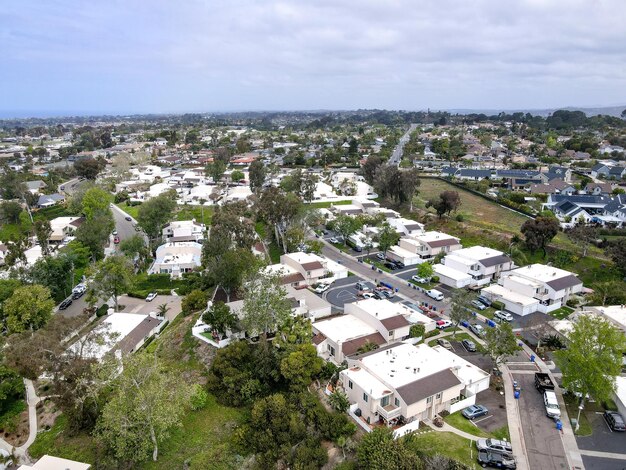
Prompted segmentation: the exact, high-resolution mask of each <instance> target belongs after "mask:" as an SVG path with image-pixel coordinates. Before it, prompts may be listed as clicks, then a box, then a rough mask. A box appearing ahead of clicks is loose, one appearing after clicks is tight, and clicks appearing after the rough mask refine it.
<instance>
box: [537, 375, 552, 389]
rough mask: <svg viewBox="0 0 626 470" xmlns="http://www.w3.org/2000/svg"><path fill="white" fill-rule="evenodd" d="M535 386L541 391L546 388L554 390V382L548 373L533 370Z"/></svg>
mask: <svg viewBox="0 0 626 470" xmlns="http://www.w3.org/2000/svg"><path fill="white" fill-rule="evenodd" d="M535 388H536V389H537V390H538V391H540V392H541V393H543V392H545V391H546V390H554V382H552V379H551V378H550V375H548V374H545V373H543V372H535Z"/></svg>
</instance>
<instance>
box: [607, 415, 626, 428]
mask: <svg viewBox="0 0 626 470" xmlns="http://www.w3.org/2000/svg"><path fill="white" fill-rule="evenodd" d="M604 419H605V420H606V423H607V424H608V425H609V427H610V428H611V431H617V432H624V431H626V423H625V422H624V417H623V416H622V415H621V414H619V413H618V412H617V411H610V410H606V411H605V412H604Z"/></svg>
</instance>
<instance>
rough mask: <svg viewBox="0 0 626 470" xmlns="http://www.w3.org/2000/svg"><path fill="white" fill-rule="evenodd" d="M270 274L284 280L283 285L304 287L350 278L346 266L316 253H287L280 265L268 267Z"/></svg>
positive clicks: (281, 259)
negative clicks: (322, 281)
mask: <svg viewBox="0 0 626 470" xmlns="http://www.w3.org/2000/svg"><path fill="white" fill-rule="evenodd" d="M267 269H268V270H269V271H270V272H273V273H277V274H279V275H280V276H281V278H282V284H283V285H290V286H292V287H304V286H307V285H309V286H310V285H313V284H316V283H317V282H319V281H320V280H322V279H326V280H328V281H332V280H334V279H343V278H345V277H348V270H347V268H346V267H345V266H343V265H341V264H339V263H337V262H335V261H332V260H330V259H328V258H325V257H322V256H318V255H316V254H314V253H303V252H301V251H298V252H295V253H286V254H284V255H281V257H280V263H278V264H272V265H270V266H268V267H267Z"/></svg>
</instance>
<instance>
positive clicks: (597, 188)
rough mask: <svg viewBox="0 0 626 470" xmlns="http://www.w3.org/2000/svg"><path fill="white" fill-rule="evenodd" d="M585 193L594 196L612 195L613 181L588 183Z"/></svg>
mask: <svg viewBox="0 0 626 470" xmlns="http://www.w3.org/2000/svg"><path fill="white" fill-rule="evenodd" d="M585 193H587V194H591V195H593V196H610V195H611V193H613V186H612V185H611V183H588V184H587V186H585Z"/></svg>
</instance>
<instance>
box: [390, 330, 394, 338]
mask: <svg viewBox="0 0 626 470" xmlns="http://www.w3.org/2000/svg"><path fill="white" fill-rule="evenodd" d="M392 336H393V330H391V331H390V332H389V337H390V338H391V337H392Z"/></svg>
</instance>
